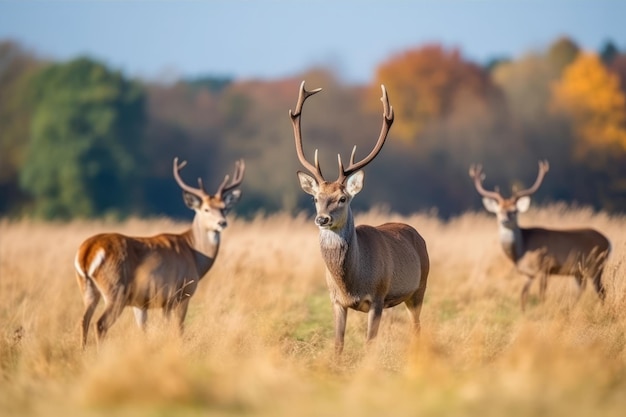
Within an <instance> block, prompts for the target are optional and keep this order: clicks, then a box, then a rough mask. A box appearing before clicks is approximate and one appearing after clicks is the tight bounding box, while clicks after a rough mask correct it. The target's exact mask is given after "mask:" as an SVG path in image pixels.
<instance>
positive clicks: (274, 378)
mask: <svg viewBox="0 0 626 417" xmlns="http://www.w3.org/2000/svg"><path fill="white" fill-rule="evenodd" d="M390 219H394V220H402V221H405V222H407V223H409V224H412V225H413V226H415V227H416V228H417V229H418V230H419V231H420V232H421V233H422V234H423V236H424V237H425V239H426V241H427V243H428V248H429V253H430V256H431V265H432V268H431V275H430V278H429V285H428V290H427V293H426V303H425V306H424V308H423V310H422V326H423V332H422V337H421V338H420V341H419V343H418V344H416V345H414V344H411V343H410V342H409V339H410V338H409V336H410V335H409V324H408V315H407V314H406V311H405V309H404V307H402V306H398V307H396V308H394V309H391V310H386V311H385V313H384V314H383V321H382V324H381V329H380V333H379V338H378V340H377V342H376V343H375V344H374V345H373V346H370V347H369V348H368V349H366V348H365V346H364V339H365V328H366V315H365V314H362V313H357V312H354V311H351V312H350V313H349V315H348V330H347V335H346V348H345V352H344V356H343V357H342V359H341V361H339V362H336V361H334V359H333V346H332V320H331V308H330V305H329V301H328V295H327V292H326V288H325V283H324V278H323V276H324V268H323V264H322V260H321V257H320V254H319V248H318V243H317V231H316V228H315V226H314V225H313V223H312V221H311V219H308V218H306V217H304V216H299V217H295V218H294V217H290V216H288V215H286V214H280V215H275V216H270V217H263V218H258V219H255V220H252V221H243V220H235V221H234V222H232V225H231V227H230V228H229V229H228V230H226V231H225V233H224V238H223V244H222V249H221V253H220V256H219V257H218V260H217V263H216V265H215V266H214V268H213V270H211V271H210V272H209V274H208V276H207V277H206V278H205V280H204V281H203V282H202V283H201V285H200V287H199V290H198V292H197V293H196V295H195V296H194V298H193V299H192V301H191V306H190V310H189V314H188V316H187V321H186V325H187V329H186V333H185V335H184V336H183V337H182V339H181V338H179V337H178V335H177V332H176V331H175V329H173V328H172V326H170V325H169V324H168V323H167V322H166V321H165V320H163V318H162V317H161V314H160V312H151V314H150V317H149V328H148V331H147V333H146V334H143V333H142V332H140V331H139V330H138V329H137V328H136V326H135V324H134V320H133V317H132V316H133V315H132V313H131V312H130V311H126V312H125V313H124V314H123V315H122V317H121V318H120V320H119V321H118V322H117V323H116V324H115V325H114V326H113V327H112V328H111V331H110V332H109V335H108V339H107V340H106V342H105V344H104V345H103V346H102V347H101V349H100V350H99V351H96V348H95V342H94V338H93V334H90V339H89V347H88V348H87V350H86V351H85V352H82V351H81V350H80V349H79V330H78V321H79V319H80V317H81V314H82V302H81V298H80V295H79V293H78V288H77V285H76V282H75V278H74V271H73V260H74V253H75V250H76V248H77V247H78V245H79V244H80V243H81V241H82V240H84V239H85V238H86V237H88V236H89V235H91V234H94V233H97V232H101V231H121V232H123V233H126V234H131V235H151V234H155V233H158V232H161V231H181V230H183V229H184V228H185V227H186V224H182V223H174V222H172V221H169V220H165V219H163V220H149V221H140V220H132V221H128V222H125V223H123V224H118V223H106V222H73V223H70V224H50V223H39V222H33V221H27V220H24V221H6V220H5V221H1V220H0V414H1V415H3V416H11V415H15V416H39V415H42V416H50V415H65V416H73V415H85V416H100V415H107V416H111V415H113V416H162V415H177V416H178V415H181V416H196V415H202V416H205V415H259V416H292V415H298V416H319V415H330V414H333V415H359V416H374V415H376V416H379V415H392V414H397V415H412V416H414V415H432V416H458V415H464V416H473V415H480V416H502V415H507V416H528V415H535V416H539V415H549V416H555V415H568V416H574V417H575V416H588V415H603V416H621V415H623V412H624V410H625V409H626V395H624V393H625V392H626V347H625V345H626V339H625V332H624V331H625V328H626V308H625V307H626V299H625V296H624V295H625V294H626V282H625V280H624V279H623V278H622V277H623V275H624V269H625V268H626V266H624V262H623V260H624V259H626V255H625V254H626V235H625V234H624V233H623V230H625V227H626V219H624V218H622V217H609V216H607V215H605V214H602V213H600V214H597V213H593V212H591V211H589V210H584V209H568V208H567V207H565V206H558V205H557V206H551V207H547V208H543V209H539V210H535V211H533V212H531V213H529V214H527V215H525V216H524V217H523V219H522V223H523V224H543V225H559V226H560V227H570V226H580V225H589V226H593V227H595V228H597V229H598V230H600V231H602V232H604V233H606V234H607V235H608V236H609V238H610V239H611V240H612V244H613V254H612V256H611V258H610V263H609V265H608V270H607V271H606V273H605V282H606V286H607V290H608V298H607V301H606V303H605V304H604V306H602V305H601V304H600V303H599V302H598V299H597V297H596V295H595V293H594V292H593V291H592V286H588V287H587V290H586V291H585V293H584V295H583V297H582V298H581V299H580V300H579V301H578V302H577V303H576V302H575V299H576V291H577V290H576V285H575V283H574V280H573V279H572V278H564V277H552V279H551V281H550V284H549V288H548V293H547V299H546V302H545V303H543V304H541V303H538V302H537V296H536V293H537V288H536V286H535V287H533V289H532V290H531V291H532V298H531V303H530V306H529V308H528V311H527V312H526V314H522V313H521V312H520V307H519V292H520V290H521V286H522V284H523V278H521V277H519V276H518V275H517V274H515V272H514V271H513V269H512V266H511V265H510V264H509V262H508V260H507V259H505V257H504V255H503V254H502V252H501V250H500V247H499V244H498V242H497V236H496V225H495V221H494V220H493V219H492V218H490V217H489V216H488V215H487V214H483V213H479V214H476V213H468V214H465V215H463V216H460V217H459V218H456V219H454V220H452V221H450V222H447V223H444V222H441V221H440V220H438V219H436V218H435V217H432V216H429V215H414V216H410V217H399V216H396V215H392V214H389V213H386V212H381V211H371V212H369V213H364V214H361V215H359V216H357V223H370V224H379V223H382V222H384V221H388V220H390ZM97 317H98V313H96V318H97Z"/></svg>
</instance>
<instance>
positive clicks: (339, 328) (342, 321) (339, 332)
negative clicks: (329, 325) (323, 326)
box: [333, 302, 348, 356]
mask: <svg viewBox="0 0 626 417" xmlns="http://www.w3.org/2000/svg"><path fill="white" fill-rule="evenodd" d="M333 315H334V316H335V355H337V356H338V355H340V354H341V352H342V351H343V339H344V336H345V333H346V320H347V318H348V309H347V308H346V307H344V306H342V305H340V304H339V303H337V302H334V303H333Z"/></svg>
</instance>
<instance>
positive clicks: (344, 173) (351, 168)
mask: <svg viewBox="0 0 626 417" xmlns="http://www.w3.org/2000/svg"><path fill="white" fill-rule="evenodd" d="M380 87H381V89H382V90H383V95H382V97H381V98H380V101H382V102H383V125H382V127H381V129H380V135H379V136H378V141H377V142H376V145H375V146H374V149H372V151H371V152H370V154H369V155H367V156H366V157H365V158H363V159H361V160H360V161H359V162H357V163H355V162H354V154H355V153H356V145H355V146H354V148H352V154H351V155H350V165H348V168H345V169H344V167H343V163H342V162H341V155H337V160H338V162H339V179H338V180H337V181H339V182H344V181H345V180H346V178H348V177H349V176H350V175H351V174H352V173H354V172H356V171H358V170H360V169H362V168H363V167H365V166H366V165H367V164H369V163H370V162H372V161H373V160H374V158H376V156H377V155H378V153H379V152H380V151H381V149H382V148H383V145H384V144H385V140H386V139H387V134H388V133H389V129H390V128H391V125H392V124H393V106H390V105H389V97H388V96H387V90H386V89H385V86H384V85H382V84H381V86H380Z"/></svg>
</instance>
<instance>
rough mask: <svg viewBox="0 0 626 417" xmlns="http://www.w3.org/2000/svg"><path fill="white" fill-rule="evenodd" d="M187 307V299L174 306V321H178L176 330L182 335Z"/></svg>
mask: <svg viewBox="0 0 626 417" xmlns="http://www.w3.org/2000/svg"><path fill="white" fill-rule="evenodd" d="M188 307H189V298H186V299H185V300H183V301H182V302H181V303H180V304H178V305H177V306H176V310H175V314H176V319H177V320H178V330H179V331H180V334H181V335H182V334H183V332H184V331H185V316H186V315H187V308H188Z"/></svg>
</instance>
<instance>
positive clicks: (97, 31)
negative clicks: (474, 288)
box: [0, 0, 626, 219]
mask: <svg viewBox="0 0 626 417" xmlns="http://www.w3.org/2000/svg"><path fill="white" fill-rule="evenodd" d="M625 17H626V2H618V1H551V2H545V1H544V2H542V1H516V2H510V1H487V0H484V1H469V0H468V1H449V0H443V1H415V2H408V1H387V2H381V1H342V2H331V1H267V0H260V1H254V2H246V1H206V2H196V1H194V2H191V1H190V2H186V1H182V2H163V1H158V2H153V1H132V2H124V1H115V2H108V1H107V2H104V1H103V2H100V1H90V2H74V1H66V2H22V1H13V0H9V1H6V0H4V1H0V216H5V217H7V216H8V217H22V216H36V217H40V218H45V219H72V218H77V217H102V216H106V217H113V218H123V217H127V216H134V215H137V216H160V215H167V216H172V217H187V218H188V217H189V216H190V213H189V211H188V209H187V208H186V207H185V205H184V203H183V202H182V198H181V193H180V190H179V188H178V187H177V185H176V183H175V181H174V180H173V178H172V160H173V158H174V157H176V156H178V157H179V158H182V159H186V160H187V161H188V162H189V164H188V166H187V167H186V168H185V169H184V170H183V171H182V176H183V178H185V179H186V180H187V182H188V183H191V184H193V183H194V182H195V179H196V178H197V177H202V178H203V179H204V183H205V185H206V186H207V188H208V190H209V191H210V192H213V191H215V189H216V188H217V186H218V185H219V183H220V182H221V180H222V179H223V176H224V175H226V174H227V173H231V172H232V170H233V169H234V161H235V160H236V159H238V158H245V160H246V166H247V171H246V178H245V180H244V184H243V191H244V194H243V198H242V200H241V202H240V204H239V205H238V207H237V208H236V210H237V212H238V214H239V215H242V216H251V215H255V214H257V213H259V212H265V213H271V212H275V211H288V212H294V213H295V212H298V211H301V210H311V209H312V206H313V205H312V204H311V203H310V201H309V200H310V197H309V196H308V195H306V194H304V193H303V192H302V191H301V190H300V188H299V186H298V182H297V178H296V174H295V173H296V171H297V170H298V169H300V166H299V163H298V161H297V158H296V154H295V150H294V144H293V132H292V127H291V122H290V119H289V116H288V110H289V109H290V108H293V107H294V106H295V102H296V100H297V95H298V87H299V84H300V82H301V81H302V80H306V83H307V87H308V88H317V87H322V88H323V89H324V91H323V92H322V93H320V94H318V95H316V96H315V97H314V98H311V99H310V100H309V101H307V104H306V106H305V108H304V113H303V119H302V120H303V137H304V146H305V152H306V153H307V155H309V158H312V155H313V151H314V149H315V148H319V149H320V161H321V165H322V168H323V169H324V172H325V175H326V177H327V178H328V179H331V180H332V179H334V178H336V177H335V176H336V175H337V171H336V170H337V165H336V164H337V163H336V154H337V153H341V154H342V155H343V158H344V160H346V159H347V158H348V157H349V153H350V151H351V149H352V146H353V145H357V158H359V157H363V156H364V155H365V154H367V153H368V152H369V151H370V149H371V147H372V146H373V145H374V143H375V141H376V138H377V137H378V133H379V131H380V126H381V113H382V106H381V103H380V101H379V98H380V94H381V91H380V84H385V86H386V87H387V90H388V92H389V97H390V101H391V103H392V105H393V106H394V109H395V114H396V118H395V123H394V125H393V127H392V129H391V133H390V135H389V138H388V141H387V144H386V145H385V149H384V150H383V151H382V152H381V154H380V155H379V156H378V157H377V159H376V160H375V161H374V162H373V163H372V164H370V165H369V166H368V167H367V169H366V179H365V182H366V186H365V189H364V191H363V192H362V193H361V194H360V195H359V197H358V198H356V199H355V201H354V203H353V206H354V207H355V208H356V209H365V208H369V207H373V206H381V207H384V208H389V209H390V210H392V211H396V212H400V213H403V214H407V213H413V212H418V211H429V212H430V211H436V212H437V213H438V214H439V215H440V216H441V217H443V218H447V217H450V216H454V215H457V214H460V213H462V212H464V211H467V210H469V209H478V208H479V207H480V198H479V197H478V195H477V193H476V191H475V190H474V187H473V185H472V183H471V181H470V179H469V176H468V174H467V173H468V168H469V166H470V164H472V163H482V164H483V165H484V170H485V172H486V174H487V178H486V180H485V186H486V187H488V188H493V187H496V186H498V187H499V188H500V190H501V192H502V193H503V194H504V195H505V196H506V195H508V194H509V193H510V190H511V187H516V186H528V185H530V184H531V183H532V181H534V179H535V177H536V175H537V161H538V160H539V159H548V160H549V161H550V167H551V168H550V172H549V173H548V174H547V176H546V179H545V180H544V183H543V185H542V187H541V189H540V190H539V191H538V192H537V194H536V197H535V200H536V201H537V202H539V203H546V202H550V201H565V202H567V203H569V204H579V205H585V206H592V207H593V208H595V209H597V210H606V211H608V212H612V213H617V212H623V211H624V210H626V25H625V24H624V18H625Z"/></svg>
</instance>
